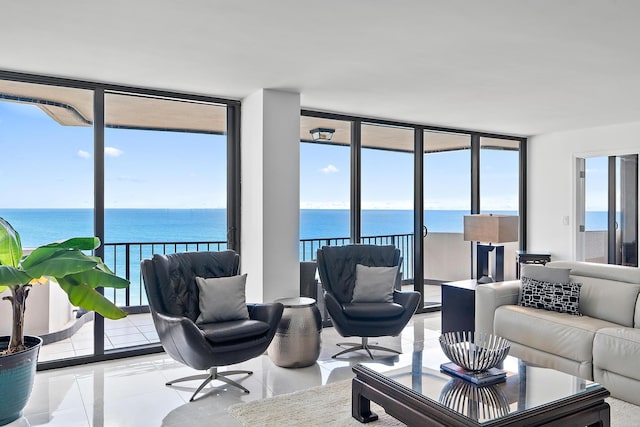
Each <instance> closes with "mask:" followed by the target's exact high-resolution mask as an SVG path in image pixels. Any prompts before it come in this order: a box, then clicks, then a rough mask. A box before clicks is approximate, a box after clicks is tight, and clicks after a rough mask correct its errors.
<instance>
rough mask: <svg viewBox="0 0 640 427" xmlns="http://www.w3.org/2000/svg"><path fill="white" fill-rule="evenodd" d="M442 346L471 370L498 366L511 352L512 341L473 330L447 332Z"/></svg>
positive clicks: (443, 349)
mask: <svg viewBox="0 0 640 427" xmlns="http://www.w3.org/2000/svg"><path fill="white" fill-rule="evenodd" d="M440 347H442V351H444V354H446V355H447V357H448V358H449V359H450V360H451V361H452V362H453V363H455V364H456V365H458V366H460V367H462V368H464V369H466V370H467V371H471V372H480V371H486V370H487V369H490V368H494V367H496V366H498V365H499V364H500V363H502V361H503V360H504V359H505V357H507V355H508V354H509V349H510V348H511V343H510V342H509V341H507V340H506V339H504V338H502V337H498V336H496V335H491V334H484V333H479V332H478V333H475V334H474V333H473V332H446V333H444V334H442V335H440Z"/></svg>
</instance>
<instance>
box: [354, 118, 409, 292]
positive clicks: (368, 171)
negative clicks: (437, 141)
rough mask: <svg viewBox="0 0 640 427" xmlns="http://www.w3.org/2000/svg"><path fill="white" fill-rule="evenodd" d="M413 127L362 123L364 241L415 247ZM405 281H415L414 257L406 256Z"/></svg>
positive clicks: (362, 234)
mask: <svg viewBox="0 0 640 427" xmlns="http://www.w3.org/2000/svg"><path fill="white" fill-rule="evenodd" d="M413 141H414V130H413V129H412V128H405V127H398V126H388V125H378V124H375V123H363V124H362V144H361V145H362V148H361V151H360V153H361V166H360V170H361V173H360V188H361V194H360V204H361V214H360V215H361V221H360V222H361V233H360V235H361V237H360V241H361V242H362V243H368V244H378V245H381V244H384V245H388V244H392V245H394V246H396V247H397V248H399V249H400V250H401V252H402V253H403V254H405V253H409V252H411V251H412V249H413V178H414V173H413V151H414V145H413ZM402 261H403V264H402V266H401V272H402V278H403V283H412V281H413V262H412V258H411V257H404V256H403V258H402Z"/></svg>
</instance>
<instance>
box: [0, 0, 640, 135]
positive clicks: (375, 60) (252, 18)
mask: <svg viewBox="0 0 640 427" xmlns="http://www.w3.org/2000/svg"><path fill="white" fill-rule="evenodd" d="M0 16H1V17H2V19H1V21H2V25H0V69H4V70H11V71H24V72H33V73H41V74H46V75H54V76H64V77H72V78H79V79H87V80H92V81H104V82H110V83H119V84H126V85H133V86H141V87H151V88H160V89H170V90H177V91H182V92H193V93H201V94H207V95H214V96H220V97H225V98H233V99H242V98H243V97H244V96H246V95H248V94H251V93H253V92H255V91H257V90H259V89H260V88H270V89H282V90H289V91H297V92H299V93H300V94H301V103H302V106H303V107H304V108H309V109H318V110H325V111H332V112H339V113H346V114H354V115H363V116H369V117H379V118H386V119H394V120H400V121H407V122H411V123H423V124H430V125H439V126H447V127H454V128H465V129H477V130H483V131H489V132H498V133H507V134H514V135H535V134H540V133H548V132H553V131H559V130H567V129H575V128H584V127H591V126H601V125H608V124H615V123H624V122H632V121H640V1H637V0H536V1H533V0H483V1H477V0H465V1H461V0H457V1H455V0H454V1H452V0H447V1H443V0H413V1H412V0H395V1H393V0H384V1H383V0H322V1H304V0H268V1H266V0H235V1H230V0H226V1H223V0H189V1H178V0H135V1H130V0H129V1H126V0H111V1H97V0H48V1H37V0H21V1H4V2H2V6H0Z"/></svg>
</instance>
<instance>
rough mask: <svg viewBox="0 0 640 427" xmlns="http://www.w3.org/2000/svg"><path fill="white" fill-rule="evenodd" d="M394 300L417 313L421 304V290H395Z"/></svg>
mask: <svg viewBox="0 0 640 427" xmlns="http://www.w3.org/2000/svg"><path fill="white" fill-rule="evenodd" d="M393 302H395V303H396V304H400V305H401V306H403V307H404V308H405V309H407V310H410V311H413V313H415V312H416V310H417V309H418V304H420V292H416V291H393Z"/></svg>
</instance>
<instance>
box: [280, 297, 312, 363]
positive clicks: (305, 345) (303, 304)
mask: <svg viewBox="0 0 640 427" xmlns="http://www.w3.org/2000/svg"><path fill="white" fill-rule="evenodd" d="M275 302H279V303H281V304H282V305H284V311H283V312H282V318H281V319H280V323H279V324H278V329H276V335H275V336H274V338H273V341H271V344H270V345H269V349H268V350H267V352H268V354H269V357H270V358H271V360H273V363H275V364H276V365H278V366H281V367H283V368H304V367H305V366H310V365H313V364H314V363H315V362H316V360H318V356H319V355H320V332H321V331H322V325H321V319H320V311H319V310H318V307H317V306H316V300H314V299H313V298H304V297H303V298H297V297H296V298H280V299H277V300H276V301H275Z"/></svg>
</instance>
